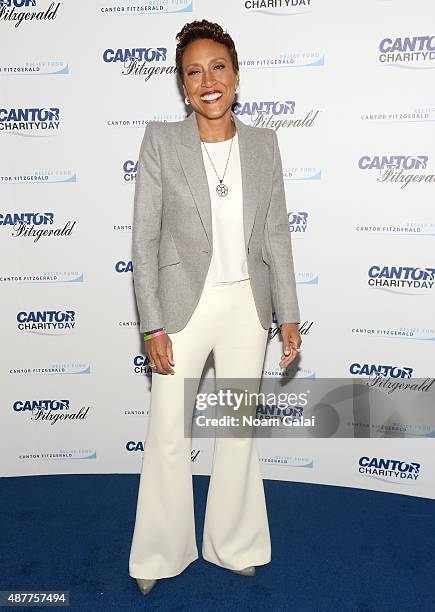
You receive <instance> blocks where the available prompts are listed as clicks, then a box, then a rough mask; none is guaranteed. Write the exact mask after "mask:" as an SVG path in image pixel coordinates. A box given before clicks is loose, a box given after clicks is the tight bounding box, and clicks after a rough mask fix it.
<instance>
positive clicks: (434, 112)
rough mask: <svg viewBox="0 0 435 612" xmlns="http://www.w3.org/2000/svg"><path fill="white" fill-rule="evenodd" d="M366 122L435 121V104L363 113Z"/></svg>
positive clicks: (362, 119)
mask: <svg viewBox="0 0 435 612" xmlns="http://www.w3.org/2000/svg"><path fill="white" fill-rule="evenodd" d="M360 119H361V121H364V122H366V123H425V122H427V121H430V122H432V121H435V106H430V105H427V104H426V105H421V106H417V107H414V108H411V109H408V110H396V111H391V110H389V111H381V110H380V111H377V112H376V111H375V112H373V111H371V112H367V113H361V115H360Z"/></svg>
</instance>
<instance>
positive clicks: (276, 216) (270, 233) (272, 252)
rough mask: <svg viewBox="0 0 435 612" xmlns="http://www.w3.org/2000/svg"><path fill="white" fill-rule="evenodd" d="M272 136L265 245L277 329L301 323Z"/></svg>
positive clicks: (277, 156)
mask: <svg viewBox="0 0 435 612" xmlns="http://www.w3.org/2000/svg"><path fill="white" fill-rule="evenodd" d="M271 132H272V134H273V151H274V154H273V183H272V192H271V198H270V205H269V208H268V212H267V216H266V223H265V232H264V234H265V235H264V243H265V245H266V250H267V253H268V255H269V260H270V284H271V293H272V302H273V306H274V311H275V315H276V318H277V321H278V325H282V324H283V323H300V319H301V317H300V312H299V304H298V298H297V292H296V281H295V272H294V264H293V251H292V242H291V234H290V231H289V227H288V214H287V205H286V199H285V189H284V179H283V176H282V162H281V154H280V150H279V145H278V138H277V135H276V132H275V130H271Z"/></svg>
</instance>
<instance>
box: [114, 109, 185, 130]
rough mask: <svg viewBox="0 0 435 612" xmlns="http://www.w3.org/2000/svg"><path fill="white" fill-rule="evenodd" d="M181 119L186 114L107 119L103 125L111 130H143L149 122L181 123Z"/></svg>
mask: <svg viewBox="0 0 435 612" xmlns="http://www.w3.org/2000/svg"><path fill="white" fill-rule="evenodd" d="M183 119H186V113H153V114H152V115H150V116H148V117H139V118H137V119H131V118H128V117H117V118H109V119H106V120H105V125H106V127H111V128H122V129H130V128H139V129H144V128H145V127H146V126H147V125H148V123H150V121H160V122H161V123H167V122H169V121H182V120H183Z"/></svg>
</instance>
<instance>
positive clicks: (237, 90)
mask: <svg viewBox="0 0 435 612" xmlns="http://www.w3.org/2000/svg"><path fill="white" fill-rule="evenodd" d="M234 93H236V94H237V93H239V84H238V83H237V87H236V89H235V90H234Z"/></svg>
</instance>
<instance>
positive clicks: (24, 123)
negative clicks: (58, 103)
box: [0, 106, 61, 137]
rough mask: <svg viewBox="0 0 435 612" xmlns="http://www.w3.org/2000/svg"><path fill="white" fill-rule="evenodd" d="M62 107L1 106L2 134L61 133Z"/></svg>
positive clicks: (0, 124) (35, 135) (40, 135)
mask: <svg viewBox="0 0 435 612" xmlns="http://www.w3.org/2000/svg"><path fill="white" fill-rule="evenodd" d="M60 123H61V111H60V108H57V107H54V106H51V107H42V106H39V107H38V106H35V107H7V108H1V107H0V134H12V135H15V136H33V137H43V136H53V135H57V134H58V133H59V129H60Z"/></svg>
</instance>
